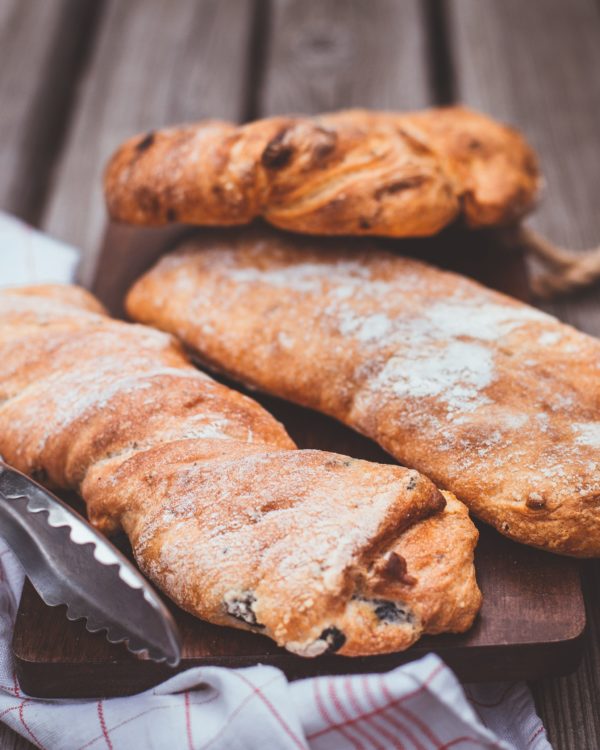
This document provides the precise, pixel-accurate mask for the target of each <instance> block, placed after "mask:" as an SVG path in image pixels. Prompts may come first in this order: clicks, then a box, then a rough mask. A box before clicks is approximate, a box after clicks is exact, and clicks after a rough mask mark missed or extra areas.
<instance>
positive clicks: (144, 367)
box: [0, 287, 480, 656]
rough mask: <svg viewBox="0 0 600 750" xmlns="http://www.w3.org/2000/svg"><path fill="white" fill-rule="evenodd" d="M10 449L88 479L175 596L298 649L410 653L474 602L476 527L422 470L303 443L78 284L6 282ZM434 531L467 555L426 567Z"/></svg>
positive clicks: (2, 304) (4, 360) (49, 470)
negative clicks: (457, 516) (459, 518)
mask: <svg viewBox="0 0 600 750" xmlns="http://www.w3.org/2000/svg"><path fill="white" fill-rule="evenodd" d="M0 453H1V454H2V455H3V456H4V457H5V458H6V460H7V461H9V462H10V463H11V464H13V465H14V466H16V467H17V468H19V469H21V470H22V471H25V472H27V473H29V474H31V475H33V476H35V477H36V478H37V479H38V480H40V481H43V482H45V483H46V484H49V485H54V486H56V487H63V488H71V489H75V490H77V491H79V492H80V493H81V495H82V497H83V498H84V500H85V502H86V505H87V509H88V514H89V517H90V519H91V521H92V522H93V523H94V524H96V525H97V526H98V527H99V528H101V529H103V530H104V531H113V530H116V529H118V528H120V527H121V528H123V529H124V530H125V532H126V533H127V534H128V536H129V538H130V540H131V543H132V548H133V551H134V554H135V556H136V558H137V560H138V563H139V565H140V567H141V568H142V569H143V570H144V571H145V572H146V573H147V574H148V575H149V577H150V578H152V579H153V580H154V581H155V582H156V583H157V585H159V586H160V587H161V588H163V590H165V591H166V593H168V594H169V595H170V596H171V597H172V598H173V599H174V600H175V601H176V602H177V603H178V604H179V605H180V606H182V607H184V608H185V609H187V610H189V611H190V612H192V613H194V614H196V615H198V616H200V617H204V618H205V619H208V620H210V621H212V622H215V623H218V624H222V625H230V626H235V627H242V628H245V629H250V630H255V631H257V632H262V633H265V634H266V635H269V636H270V637H271V638H273V639H275V640H276V641H277V643H279V644H280V645H282V646H285V647H286V648H288V649H289V650H292V651H295V652H297V653H300V654H303V655H305V656H315V655H318V654H319V653H323V652H324V651H326V650H330V651H339V652H340V653H342V654H347V655H360V654H369V653H381V652H385V651H395V650H401V649H403V648H406V647H408V646H409V645H411V643H413V642H414V641H415V640H417V639H418V638H419V637H420V635H421V634H422V633H423V632H429V631H430V630H431V629H434V630H436V629H438V628H439V623H440V622H441V621H443V623H444V624H443V628H444V629H446V630H456V629H459V630H462V629H465V628H467V627H468V626H469V625H470V622H471V621H472V619H473V617H474V616H475V614H476V612H477V610H478V608H479V604H480V593H479V590H478V588H477V585H476V582H475V579H474V571H473V548H474V545H475V541H476V538H477V533H476V531H475V529H474V527H473V526H472V524H471V523H470V521H468V519H466V518H465V519H464V523H463V524H462V525H460V526H457V525H456V524H453V523H452V518H451V511H450V510H449V511H446V510H445V509H444V508H445V502H444V498H443V497H442V495H441V494H440V492H439V491H438V490H437V489H436V488H435V486H434V485H433V484H432V483H431V482H430V481H429V480H428V479H426V478H425V477H422V476H421V475H419V474H418V473H417V472H415V471H410V470H407V469H403V468H401V467H398V466H382V465H378V464H373V463H368V462H365V461H357V460H354V459H349V458H347V457H345V456H338V455H336V454H332V453H325V452H321V451H299V450H297V449H296V448H295V446H294V444H293V442H292V441H291V440H290V438H289V437H288V436H287V434H286V432H285V430H284V429H283V427H282V426H281V425H280V424H279V423H278V422H276V421H275V419H273V417H271V416H270V415H269V414H268V413H267V412H266V411H265V410H264V409H263V408H262V407H261V406H259V404H257V403H256V402H255V401H253V400H252V399H249V398H247V397H246V396H243V395H242V394H239V393H237V392H235V391H232V390H231V389H229V388H226V387H225V386H223V385H221V384H219V383H216V382H215V381H213V380H212V379H211V378H209V377H208V376H207V375H205V374H203V373H201V372H199V371H198V370H196V369H195V368H193V367H192V366H191V365H190V364H189V362H188V361H187V359H186V358H185V356H184V354H183V352H182V350H181V347H180V346H179V345H178V344H177V343H176V341H175V340H174V339H173V338H171V336H169V335H167V334H164V333H161V332H159V331H156V330H154V329H150V328H146V327H144V326H139V325H131V324H127V323H121V322H118V321H114V320H111V319H110V318H108V317H107V316H106V315H104V314H103V313H101V312H100V308H99V306H98V305H97V304H96V303H95V302H94V300H93V298H91V297H90V296H89V295H87V294H86V293H84V292H82V291H80V290H77V289H75V288H69V287H62V288H59V287H45V288H35V289H32V290H26V289H23V290H19V291H9V292H0ZM450 505H451V504H450V503H449V506H450ZM447 514H448V515H447ZM446 518H448V521H449V523H448V525H446V524H445V523H444V521H445V519H446ZM409 532H410V534H409ZM405 534H409V536H408V537H407V538H406V540H405ZM419 534H421V535H422V538H423V539H422V542H419V541H418V539H419ZM432 534H433V537H434V538H435V539H437V540H438V544H444V545H445V544H447V543H448V534H451V535H452V543H453V545H454V546H455V547H456V548H457V549H458V550H460V553H459V554H453V555H451V556H449V557H448V558H447V559H446V560H444V561H442V562H440V561H439V560H437V559H436V560H434V561H432V563H431V566H427V565H426V564H423V563H424V561H423V558H422V553H423V548H422V544H432ZM415 538H416V539H417V542H416V543H415V541H414V540H415ZM411 539H412V540H413V541H412V542H411ZM402 545H405V546H406V549H404V548H403V547H402ZM394 550H396V552H395V555H396V556H398V555H400V554H402V555H404V557H403V559H405V560H406V566H407V569H406V570H404V568H403V567H402V565H400V567H399V566H398V560H399V557H398V558H397V557H393V560H392V564H391V565H392V570H391V573H390V570H388V569H387V568H386V570H387V572H384V573H383V578H382V572H381V569H382V566H383V567H385V566H386V565H388V567H389V561H387V556H389V555H390V554H391V553H392V552H393V551H394ZM413 559H414V561H415V566H414V567H415V571H414V574H413V573H412V572H411V567H412V564H413ZM386 561H387V562H386ZM394 561H395V565H394ZM390 576H391V577H390ZM413 579H414V580H413ZM442 580H444V582H445V583H444V585H443V586H442V587H440V582H441V581H442ZM407 581H408V589H407V588H406V587H407ZM373 587H376V589H377V597H375V598H374V597H373V596H371V594H372V590H373ZM388 591H389V592H390V593H391V594H392V598H391V599H390V597H389V596H388ZM465 591H466V593H467V595H466V596H465ZM455 592H456V595H455ZM438 598H441V600H440V601H437V600H438ZM467 610H468V611H469V612H470V617H469V616H467Z"/></svg>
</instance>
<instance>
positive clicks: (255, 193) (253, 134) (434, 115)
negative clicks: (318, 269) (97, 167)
mask: <svg viewBox="0 0 600 750" xmlns="http://www.w3.org/2000/svg"><path fill="white" fill-rule="evenodd" d="M538 184H539V175H538V168H537V161H536V158H535V155H534V153H533V152H532V150H531V149H530V148H529V146H528V145H527V144H526V143H525V141H524V140H523V138H522V137H521V136H520V135H519V134H518V133H517V132H516V131H515V130H512V129H511V128H509V127H506V126H504V125H501V124H500V123H498V122H495V121H494V120H492V119H490V118H489V117H485V116H484V115H480V114H477V113H475V112H472V111H470V110H468V109H465V108H463V107H448V108H443V109H431V110H426V111H423V112H413V113H405V114H397V113H390V112H369V111H366V110H349V111H343V112H337V113H334V114H326V115H321V116H318V117H272V118H268V119H264V120H258V121H256V122H252V123H250V124H248V125H243V126H239V127H238V126H235V125H233V124H231V123H227V122H219V121H213V120H210V121H205V122H200V123H198V124H195V125H187V126H181V127H173V128H168V129H164V130H157V131H154V132H151V133H147V134H144V135H138V136H136V137H134V138H131V139H130V140H128V141H127V142H126V143H124V144H123V145H122V146H121V147H120V148H119V149H118V151H117V152H116V153H115V154H114V156H113V157H112V159H111V161H110V163H109V164H108V167H107V170H106V175H105V193H106V201H107V205H108V209H109V212H110V215H111V217H112V218H113V219H115V220H117V221H123V222H129V223H133V224H154V225H156V224H164V223H167V222H172V221H180V222H189V223H192V224H204V225H234V224H246V223H248V222H250V221H251V220H252V219H254V218H256V217H258V216H262V217H264V218H265V219H266V220H267V221H269V222H271V223H272V224H274V225H276V226H278V227H281V228H284V229H289V230H293V231H296V232H303V233H312V234H358V235H380V236H390V237H409V236H424V235H432V234H435V233H437V232H438V231H439V230H440V229H442V228H443V227H444V226H446V225H447V224H449V223H450V222H452V221H454V220H455V219H457V218H458V217H459V216H462V217H463V219H464V221H465V222H466V224H467V225H468V226H471V227H489V226H497V225H501V224H506V223H509V222H513V221H515V220H517V219H518V218H520V217H521V216H522V215H523V214H524V213H526V212H527V211H528V210H529V209H530V208H531V207H532V205H533V202H534V200H535V197H536V194H537V190H538Z"/></svg>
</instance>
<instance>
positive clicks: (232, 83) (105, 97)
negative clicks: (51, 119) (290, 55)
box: [42, 0, 253, 281]
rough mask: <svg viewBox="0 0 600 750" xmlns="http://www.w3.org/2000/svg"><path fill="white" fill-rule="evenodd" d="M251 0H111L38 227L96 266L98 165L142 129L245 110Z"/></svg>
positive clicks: (101, 220) (100, 222)
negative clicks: (69, 246)
mask: <svg viewBox="0 0 600 750" xmlns="http://www.w3.org/2000/svg"><path fill="white" fill-rule="evenodd" d="M252 10H253V3H252V2H251V0H202V1H201V2H198V0H178V2H177V4H176V10H175V9H174V5H173V3H172V2H171V0H127V2H120V1H119V0H107V2H106V7H105V8H104V12H103V15H102V19H101V24H100V26H99V29H98V36H97V39H96V43H95V47H94V50H93V56H92V60H91V63H90V65H89V67H88V69H87V70H86V71H85V73H84V75H83V77H82V80H81V85H80V95H79V98H78V101H77V107H76V109H75V112H74V114H73V118H72V125H71V128H70V131H69V133H68V137H67V140H66V144H65V148H64V153H63V155H62V159H61V161H60V164H59V166H58V168H57V171H56V177H55V182H54V190H53V192H52V194H51V196H50V198H49V203H48V207H47V211H46V213H45V215H44V218H43V221H42V225H43V227H44V229H46V230H47V231H48V232H50V233H51V234H53V235H54V236H56V237H58V238H60V239H64V240H66V241H68V242H70V243H72V244H74V245H75V246H77V247H80V248H82V249H83V250H84V263H83V266H82V269H81V278H82V279H83V281H87V280H89V279H90V277H91V274H92V273H93V266H94V259H95V255H96V253H95V251H96V250H97V248H98V246H99V244H100V240H101V235H102V231H103V229H104V224H105V209H104V201H103V198H102V171H103V168H104V164H105V162H106V160H107V159H108V157H109V156H110V154H111V153H112V151H113V150H114V149H115V148H116V147H117V145H118V144H119V143H120V142H121V141H122V140H123V139H124V138H126V137H128V136H129V135H131V134H133V133H136V132H138V131H143V130H146V129H151V128H156V127H160V126H162V125H166V124H168V123H174V122H183V121H187V120H196V119H201V118H203V117H217V118H218V117H224V118H227V119H233V120H238V119H241V118H242V117H243V115H244V101H245V99H244V91H245V87H246V61H247V59H248V54H249V45H250V39H251V30H252V23H251V21H252V15H251V11H252Z"/></svg>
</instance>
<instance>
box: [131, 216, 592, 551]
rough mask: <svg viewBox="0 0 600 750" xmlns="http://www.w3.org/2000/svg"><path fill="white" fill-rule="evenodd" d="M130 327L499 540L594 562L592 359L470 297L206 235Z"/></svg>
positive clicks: (570, 333) (225, 235)
mask: <svg viewBox="0 0 600 750" xmlns="http://www.w3.org/2000/svg"><path fill="white" fill-rule="evenodd" d="M127 304H128V309H129V312H130V313H131V315H132V316H133V317H134V318H135V319H137V320H140V321H143V322H146V323H150V324H152V325H155V326H157V327H159V328H162V329H164V330H167V331H170V332H172V333H174V334H176V335H177V336H178V337H179V338H180V339H181V340H182V341H183V342H184V343H185V344H186V345H187V346H188V347H190V348H192V349H194V350H196V351H197V352H198V353H199V355H200V356H201V357H202V359H204V361H205V362H206V363H208V364H210V365H212V366H213V367H214V368H216V369H218V370H222V371H224V372H226V373H228V374H229V375H231V376H233V377H234V378H237V379H238V380H240V381H243V382H245V383H248V384H250V385H252V386H254V387H257V388H259V389H262V390H264V391H267V392H269V393H273V394H276V395H278V396H281V397H283V398H286V399H289V400H291V401H295V402H297V403H300V404H303V405H305V406H309V407H312V408H313V409H317V410H320V411H323V412H325V413H327V414H329V415H331V416H333V417H336V418H337V419H339V420H341V421H342V422H344V423H346V424H347V425H349V426H351V427H353V428H355V429H356V430H358V431H360V432H362V433H363V434H365V435H367V436H369V437H371V438H372V439H374V440H376V441H377V442H378V443H379V444H380V445H381V446H382V447H383V448H384V449H386V450H387V451H389V452H390V453H391V454H392V455H393V456H395V457H396V458H397V459H398V461H400V463H402V464H404V465H405V466H411V467H413V468H416V469H418V470H419V471H420V472H423V473H424V474H425V475H427V476H429V477H430V478H431V479H432V480H433V481H434V482H435V483H436V484H437V485H438V486H439V487H442V488H444V489H447V490H450V491H451V492H453V493H454V494H455V495H456V496H457V497H458V498H459V499H460V500H462V501H464V502H465V503H466V504H467V505H468V506H469V508H470V509H471V510H472V511H473V513H475V514H476V515H478V516H479V517H480V518H482V519H483V520H485V521H487V522H488V523H491V524H493V525H494V526H495V527H496V528H497V529H499V530H500V531H501V532H502V533H504V534H506V535H507V536H509V537H511V538H513V539H516V540H518V541H520V542H524V543H526V544H532V545H535V546H537V547H541V548H543V549H547V550H552V551H554V552H561V553H564V554H569V555H577V556H598V555H600V421H599V415H600V342H599V341H598V340H596V339H594V338H592V337H590V336H586V335H584V334H583V333H579V332H578V331H576V330H574V329H573V328H571V327H569V326H567V325H563V324H561V323H560V322H559V321H558V320H556V319H555V318H553V317H551V316H549V315H546V314H544V313H543V312H540V311H539V310H535V309H534V308H532V307H529V306H527V305H525V304H522V303H520V302H517V301H516V300H513V299H510V298H509V297H506V296H505V295H502V294H499V293H497V292H494V291H491V290H489V289H486V288H484V287H482V286H480V285H479V284H477V283H475V282H474V281H470V280H469V279H467V278H464V277H461V276H458V275H456V274H453V273H447V272H443V271H440V270H438V269H437V268H434V267H433V266H429V265H426V264H424V263H421V262H418V261H416V260H410V259H407V258H402V257H398V256H395V255H392V254H391V253H387V252H383V251H381V250H377V249H376V248H374V247H371V246H365V245H364V244H360V243H359V244H357V243H354V244H352V243H350V242H349V241H348V240H343V241H337V242H334V243H331V242H330V243H324V242H323V240H316V239H314V240H313V239H308V238H300V237H294V236H292V235H284V234H280V233H276V232H274V231H268V230H266V229H265V230H259V229H256V230H255V231H253V232H250V231H248V230H245V231H243V232H242V231H239V232H235V231H233V230H229V231H222V232H220V233H219V232H215V231H213V232H212V233H211V232H206V233H204V234H203V235H199V236H198V238H197V239H195V240H192V241H190V242H189V243H188V244H186V245H185V246H183V247H182V248H181V249H180V250H178V251H177V252H175V253H174V254H172V255H169V256H166V257H165V258H163V259H162V260H161V261H160V262H159V263H158V264H157V265H156V267H155V268H154V269H153V270H151V271H150V272H149V273H148V274H147V275H146V276H144V277H143V278H142V279H141V280H140V281H138V283H137V284H136V285H135V286H134V288H133V290H132V291H131V293H130V294H129V297H128V301H127Z"/></svg>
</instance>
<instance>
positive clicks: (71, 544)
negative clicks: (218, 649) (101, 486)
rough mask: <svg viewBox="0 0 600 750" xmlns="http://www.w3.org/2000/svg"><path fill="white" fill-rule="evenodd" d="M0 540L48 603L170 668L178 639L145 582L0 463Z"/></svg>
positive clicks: (63, 507) (74, 516)
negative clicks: (16, 558) (65, 606)
mask: <svg viewBox="0 0 600 750" xmlns="http://www.w3.org/2000/svg"><path fill="white" fill-rule="evenodd" d="M0 535H1V536H3V537H4V538H5V539H6V541H7V542H8V544H9V546H10V547H11V548H12V550H13V552H14V553H15V555H16V556H17V557H18V559H19V561H20V562H21V564H22V566H23V569H24V570H25V573H26V574H27V577H28V578H29V579H30V581H31V583H32V584H33V586H34V588H35V589H36V590H37V592H38V594H39V595H40V596H41V597H42V599H43V600H44V601H45V602H46V604H49V605H50V606H56V605H58V604H66V605H67V617H68V618H69V619H70V620H79V619H81V618H85V620H86V628H87V629H88V630H89V631H91V632H92V633H95V632H97V631H100V630H106V637H107V638H108V640H109V641H110V642H111V643H120V642H122V641H124V642H125V645H126V646H127V648H128V649H129V650H130V651H133V652H134V653H142V652H143V653H146V654H147V655H148V657H149V658H151V659H153V660H154V661H166V662H167V663H168V664H169V665H171V666H177V664H178V663H179V660H180V638H179V633H178V630H177V626H176V625H175V622H174V620H173V618H172V616H171V613H170V612H169V610H168V609H167V607H166V606H165V605H164V603H163V601H162V600H161V599H160V597H159V596H158V595H157V594H156V592H155V591H154V589H153V588H152V587H151V586H150V584H149V583H148V581H146V579H145V578H144V577H143V576H142V575H141V574H140V573H139V572H138V570H137V569H136V568H135V567H134V566H133V565H132V563H130V562H129V560H128V559H127V558H126V557H125V556H124V555H122V554H121V553H120V552H119V551H118V550H117V549H116V548H115V547H114V546H113V545H112V544H111V543H110V542H109V541H108V540H107V539H106V538H105V537H104V536H103V535H102V534H100V532H98V531H96V529H94V528H93V526H91V525H90V524H89V523H88V522H87V521H86V520H85V519H83V518H82V517H81V516H80V515H79V514H78V513H76V512H75V511H74V510H73V509H72V508H70V507H69V506H68V505H67V504H66V503H64V502H63V501H62V500H60V499H59V498H57V497H55V496H54V495H53V494H52V493H51V492H49V491H48V490H46V489H45V488H44V487H42V486H41V485H39V484H37V482H34V481H33V480H32V479H30V478H29V477H27V476H26V475H25V474H22V473H21V472H20V471H17V470H16V469H13V468H12V467H10V466H8V465H7V464H5V463H4V462H3V461H2V460H0Z"/></svg>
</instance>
